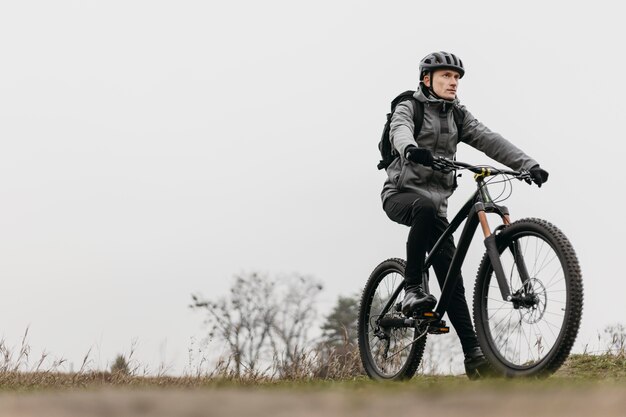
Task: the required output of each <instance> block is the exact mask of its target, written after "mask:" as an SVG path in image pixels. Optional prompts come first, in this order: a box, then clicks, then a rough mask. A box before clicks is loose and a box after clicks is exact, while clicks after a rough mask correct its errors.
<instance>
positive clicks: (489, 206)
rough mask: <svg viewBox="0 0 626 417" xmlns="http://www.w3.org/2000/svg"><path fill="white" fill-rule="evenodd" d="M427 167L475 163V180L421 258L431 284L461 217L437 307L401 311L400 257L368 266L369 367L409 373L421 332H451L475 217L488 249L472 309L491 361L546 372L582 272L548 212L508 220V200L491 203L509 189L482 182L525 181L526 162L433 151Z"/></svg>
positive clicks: (579, 298)
mask: <svg viewBox="0 0 626 417" xmlns="http://www.w3.org/2000/svg"><path fill="white" fill-rule="evenodd" d="M433 169H435V170H440V171H443V172H452V171H456V170H468V171H471V172H473V173H474V174H475V175H474V178H475V180H476V187H477V190H476V192H475V193H474V194H473V196H472V197H471V198H470V199H469V200H468V201H467V203H465V204H464V205H463V207H462V208H461V209H460V210H459V212H458V214H457V215H456V216H455V217H454V219H453V220H452V221H451V222H450V226H449V227H448V228H447V229H446V231H445V232H444V233H443V235H442V236H441V238H440V239H439V240H438V241H437V242H436V243H435V245H434V246H433V248H432V250H431V251H430V253H429V255H428V256H427V258H426V260H425V263H424V270H423V275H424V277H425V279H424V285H425V286H426V289H427V291H428V269H429V268H430V266H431V264H432V259H431V258H432V254H433V253H436V252H437V251H438V248H439V247H440V245H441V243H442V242H443V241H444V240H445V239H446V238H448V237H449V236H450V235H451V234H452V233H454V232H455V231H456V230H457V228H458V227H459V226H460V225H461V224H462V223H463V221H464V220H466V219H467V221H466V222H465V226H464V228H463V231H462V233H461V236H460V237H459V241H458V246H457V249H456V252H455V254H454V256H453V259H452V262H451V264H450V267H449V270H448V273H447V278H446V280H445V283H444V285H443V287H442V289H441V296H440V299H439V302H438V303H437V305H436V307H435V309H434V310H433V311H429V312H423V313H418V314H416V315H414V316H412V317H406V316H404V315H403V314H402V312H401V304H402V300H403V298H404V269H405V265H406V263H405V261H404V260H402V259H395V258H394V259H388V260H386V261H384V262H382V263H380V264H379V265H378V266H377V267H376V268H375V269H374V271H373V272H372V274H371V275H370V277H369V279H368V281H367V284H366V285H365V289H364V290H363V295H362V298H361V305H360V309H359V321H358V335H359V350H360V354H361V360H362V362H363V366H364V368H365V371H366V372H367V374H368V375H369V376H370V377H371V378H374V379H380V380H399V379H407V378H411V377H412V376H413V375H414V374H415V372H416V370H417V368H418V366H419V364H420V361H421V359H422V355H423V353H424V347H425V345H426V337H427V335H428V334H429V333H430V334H442V333H448V331H449V328H448V327H447V326H446V323H445V322H444V321H443V320H442V317H443V315H444V313H445V312H446V309H447V307H448V303H449V301H450V296H451V295H452V290H453V289H454V287H455V285H456V281H457V279H458V278H457V277H459V276H460V273H459V272H460V270H461V266H462V265H463V261H464V259H465V256H466V254H467V251H468V248H469V245H470V243H471V240H472V237H473V235H474V232H475V231H476V229H477V228H478V225H479V224H480V225H481V228H482V231H483V233H484V236H485V240H484V243H485V247H486V252H485V255H484V256H483V259H482V262H481V263H480V267H479V269H478V274H477V275H476V282H475V286H474V304H473V307H474V308H473V310H474V316H473V318H474V326H475V329H476V334H477V336H478V341H479V343H480V347H481V348H482V350H483V353H484V354H485V357H486V359H487V360H488V362H489V365H490V367H491V368H492V369H491V371H492V373H494V374H496V375H503V376H508V377H524V376H547V375H550V374H551V373H553V372H555V371H556V370H557V369H558V368H559V367H560V366H561V365H562V364H563V362H564V361H565V359H566V358H567V356H568V355H569V352H570V350H571V348H572V345H573V343H574V340H575V339H576V335H577V333H578V328H579V326H580V319H581V315H582V308H583V285H582V276H581V271H580V266H579V263H578V258H577V257H576V253H575V251H574V249H573V247H572V245H571V244H570V242H569V240H568V239H567V237H565V235H564V234H563V233H562V232H561V231H560V230H559V229H558V228H557V227H555V226H554V225H552V224H551V223H549V222H547V221H545V220H541V219H536V218H527V219H522V220H518V221H516V222H513V223H511V221H510V218H509V211H508V209H507V208H506V207H504V206H501V205H498V204H497V202H498V201H502V200H505V199H506V198H508V196H509V195H510V192H509V194H508V195H507V196H506V197H505V198H501V199H498V198H497V199H495V201H494V200H493V199H492V197H491V196H490V194H489V190H488V185H492V184H494V183H503V182H505V183H507V184H510V182H511V180H512V179H519V180H525V181H526V182H528V183H531V179H530V174H529V173H528V172H526V171H521V172H518V171H509V170H499V169H495V168H490V167H485V166H472V165H469V164H466V163H461V162H458V161H451V160H449V159H445V158H441V157H439V158H436V159H435V163H434V165H433ZM496 180H497V181H496ZM505 187H506V186H505ZM511 189H512V188H511ZM487 213H496V214H498V215H499V216H500V217H501V218H502V221H503V224H502V225H499V226H498V227H496V228H495V230H493V231H491V228H490V226H489V223H488V222H487V215H486V214H487ZM470 377H472V376H470Z"/></svg>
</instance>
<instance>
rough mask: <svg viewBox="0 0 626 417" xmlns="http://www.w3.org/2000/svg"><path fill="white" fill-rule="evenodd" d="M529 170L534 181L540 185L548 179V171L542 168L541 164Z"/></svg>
mask: <svg viewBox="0 0 626 417" xmlns="http://www.w3.org/2000/svg"><path fill="white" fill-rule="evenodd" d="M528 172H529V173H530V176H531V178H532V179H533V182H534V183H535V184H537V185H538V186H539V187H541V184H543V183H544V182H546V181H548V171H546V170H545V169H543V168H541V167H540V166H539V164H537V165H535V166H534V167H532V168H530V169H529V170H528Z"/></svg>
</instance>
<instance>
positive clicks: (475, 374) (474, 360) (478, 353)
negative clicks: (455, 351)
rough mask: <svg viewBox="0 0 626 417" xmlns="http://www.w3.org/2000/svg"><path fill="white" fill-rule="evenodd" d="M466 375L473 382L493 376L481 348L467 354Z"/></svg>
mask: <svg viewBox="0 0 626 417" xmlns="http://www.w3.org/2000/svg"><path fill="white" fill-rule="evenodd" d="M465 374H466V375H467V377H468V378H469V379H472V380H474V379H478V378H485V377H488V376H491V375H493V371H492V370H491V366H489V362H487V359H486V358H485V355H483V351H482V350H481V349H480V347H478V346H477V347H475V348H473V349H472V350H470V351H469V352H467V353H466V354H465Z"/></svg>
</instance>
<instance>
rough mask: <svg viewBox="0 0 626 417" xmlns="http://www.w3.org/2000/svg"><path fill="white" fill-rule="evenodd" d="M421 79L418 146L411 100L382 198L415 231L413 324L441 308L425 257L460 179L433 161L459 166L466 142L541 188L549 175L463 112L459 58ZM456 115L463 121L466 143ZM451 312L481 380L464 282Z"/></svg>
mask: <svg viewBox="0 0 626 417" xmlns="http://www.w3.org/2000/svg"><path fill="white" fill-rule="evenodd" d="M419 71H420V83H419V87H418V89H417V91H416V92H415V94H414V99H415V100H417V101H419V102H420V103H423V107H424V111H423V113H424V114H423V116H424V119H423V122H422V126H421V129H420V130H419V134H418V136H417V139H415V138H414V135H413V132H414V128H415V123H414V117H413V116H414V112H415V111H416V110H415V103H414V102H413V101H412V100H407V101H403V102H401V103H399V104H398V105H397V106H396V108H395V111H394V113H393V115H392V118H391V130H390V140H391V143H392V146H393V148H394V150H395V152H397V153H398V155H399V157H398V158H396V159H394V160H393V162H392V163H391V164H390V165H389V167H388V168H387V174H388V178H387V180H386V181H385V184H384V186H383V190H382V193H381V197H382V203H383V209H384V210H385V213H387V216H388V217H389V218H390V219H391V220H393V221H395V222H397V223H400V224H403V225H406V226H409V227H410V228H411V229H410V231H409V236H408V239H407V259H406V271H405V281H406V286H405V296H404V300H403V302H402V312H403V314H405V315H407V316H412V315H413V314H414V313H416V312H418V311H428V310H431V309H432V308H433V307H434V306H435V304H436V303H437V300H436V299H435V297H434V296H433V295H431V294H427V293H426V292H425V291H424V286H423V277H422V268H423V265H424V259H425V255H426V252H428V251H430V249H431V248H432V246H433V245H434V243H435V242H436V241H437V239H438V238H439V236H441V234H442V233H443V231H444V230H445V229H446V227H447V226H448V221H447V218H446V216H447V205H448V198H449V197H450V196H451V195H452V193H453V191H454V188H455V186H456V178H455V174H454V172H449V173H444V172H441V171H435V170H433V169H432V168H431V166H432V163H433V160H434V157H437V156H443V157H446V158H453V157H454V155H455V153H456V147H457V144H458V143H459V142H464V143H467V144H468V145H470V146H472V147H474V148H476V149H478V150H480V151H482V152H484V153H485V154H486V155H487V156H489V157H490V158H493V159H494V160H496V161H498V162H500V163H502V164H504V165H506V166H508V167H510V168H511V169H514V170H527V171H529V172H530V175H531V177H532V179H533V181H534V182H535V183H536V184H537V185H539V186H541V184H542V183H544V182H546V181H547V179H548V172H547V171H545V170H544V169H542V168H541V167H540V166H539V164H538V163H537V161H535V160H534V159H532V158H531V157H529V156H528V155H526V154H525V153H524V152H523V151H522V150H520V149H519V148H517V147H516V146H515V145H513V144H512V143H510V142H509V141H507V140H506V139H504V138H503V137H502V136H501V135H500V134H498V133H495V132H492V131H491V130H489V129H488V128H487V127H486V126H485V125H483V124H482V123H480V122H479V121H478V120H476V119H475V118H474V116H472V114H471V113H470V112H469V111H467V110H466V109H465V107H464V106H461V105H460V104H459V101H458V98H457V89H458V85H459V80H460V79H461V78H462V77H463V75H465V68H464V67H463V63H462V62H461V60H460V59H459V58H458V57H457V56H455V55H454V54H451V53H448V52H434V53H431V54H429V55H427V56H426V57H424V59H422V61H421V62H420V68H419ZM455 108H456V109H457V110H454V109H455ZM454 111H456V112H459V111H460V112H461V113H462V114H463V118H462V125H461V126H460V130H461V137H459V134H458V130H459V129H457V125H456V123H455V116H454V115H453V113H454ZM457 121H458V120H457ZM454 251H455V246H454V241H453V239H452V237H450V238H449V239H448V240H447V241H446V242H444V244H443V245H442V247H441V250H440V251H439V253H437V254H435V256H434V257H433V268H434V270H435V274H436V276H437V280H438V281H439V285H440V286H443V284H444V281H445V278H446V273H447V271H448V267H449V265H450V262H451V260H452V256H453V254H454ZM447 312H448V316H449V318H450V322H451V323H452V325H453V326H454V328H455V330H456V332H457V334H458V335H459V339H460V341H461V346H462V348H463V353H464V354H465V368H466V371H467V374H468V375H470V373H475V372H476V371H477V370H478V371H479V372H480V370H481V368H483V367H486V360H485V358H484V356H483V353H482V351H481V349H480V347H479V345H478V340H477V338H476V334H475V332H474V327H473V325H472V321H471V318H470V314H469V309H468V307H467V301H466V300H465V289H464V286H463V280H462V278H461V279H459V281H458V285H457V287H456V289H455V291H454V295H453V297H452V299H451V301H450V305H449V307H448V310H447Z"/></svg>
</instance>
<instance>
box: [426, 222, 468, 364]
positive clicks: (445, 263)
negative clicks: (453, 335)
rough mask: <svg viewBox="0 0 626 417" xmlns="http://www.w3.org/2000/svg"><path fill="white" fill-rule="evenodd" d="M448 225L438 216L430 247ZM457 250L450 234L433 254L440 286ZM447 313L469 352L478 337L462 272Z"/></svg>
mask: <svg viewBox="0 0 626 417" xmlns="http://www.w3.org/2000/svg"><path fill="white" fill-rule="evenodd" d="M446 227H448V221H447V220H446V219H444V218H441V217H438V218H437V220H436V221H435V222H434V225H433V234H432V236H433V240H431V241H430V242H429V243H430V244H431V245H430V247H429V249H430V248H432V245H434V244H435V242H436V241H437V239H439V236H441V234H442V233H443V231H444V230H445V229H446ZM455 250H456V247H455V245H454V240H453V238H452V236H450V237H449V238H448V239H446V240H445V241H444V242H442V245H441V247H440V249H439V252H437V253H436V254H434V256H433V268H434V270H435V275H437V281H439V286H440V287H443V284H444V282H445V280H446V275H447V274H448V268H449V267H450V263H451V262H452V257H453V256H454V252H455ZM447 313H448V317H449V318H450V322H451V323H452V326H454V329H455V330H456V332H457V334H458V335H459V339H460V340H461V346H462V347H463V352H464V353H465V354H468V353H469V352H470V351H472V349H474V348H475V347H477V346H478V339H477V338H476V333H475V332H474V326H473V325H472V319H471V317H470V313H469V308H468V306H467V300H466V299H465V287H464V286H463V277H462V276H461V274H460V273H459V276H458V281H457V285H456V288H454V290H453V292H452V297H451V298H450V304H449V305H448V309H447Z"/></svg>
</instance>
